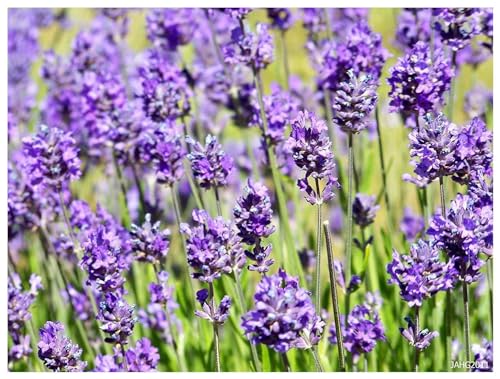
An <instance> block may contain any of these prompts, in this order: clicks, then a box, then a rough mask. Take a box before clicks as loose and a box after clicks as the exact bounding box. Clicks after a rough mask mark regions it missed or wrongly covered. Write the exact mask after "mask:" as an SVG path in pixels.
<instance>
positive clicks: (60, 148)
mask: <svg viewBox="0 0 500 379" xmlns="http://www.w3.org/2000/svg"><path fill="white" fill-rule="evenodd" d="M23 151H24V156H25V159H26V163H25V165H26V166H25V167H26V171H27V174H28V175H29V177H30V184H31V185H32V186H38V185H46V186H47V187H49V188H53V189H55V190H56V191H60V190H61V189H62V187H63V184H65V183H67V182H69V181H73V180H76V179H78V178H79V177H80V175H81V171H80V159H79V158H78V148H77V147H76V146H75V140H74V139H73V138H72V137H71V134H70V133H65V132H63V131H62V130H60V129H56V128H49V127H48V126H46V125H42V126H40V129H39V131H38V133H37V134H36V135H34V136H31V137H26V138H25V139H24V140H23Z"/></svg>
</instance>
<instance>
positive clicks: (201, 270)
mask: <svg viewBox="0 0 500 379" xmlns="http://www.w3.org/2000/svg"><path fill="white" fill-rule="evenodd" d="M192 215H193V221H194V222H195V226H192V227H189V226H188V225H187V224H181V233H183V234H185V235H186V244H187V260H188V263H189V265H190V266H191V267H192V268H193V270H195V272H193V273H192V274H191V275H192V277H193V278H195V279H198V280H200V281H202V282H208V283H211V282H213V281H214V280H215V279H218V278H220V277H221V276H222V274H229V273H231V272H232V271H233V270H239V269H241V267H243V265H244V264H245V257H244V255H243V249H242V247H241V240H240V238H239V237H238V235H237V234H236V231H235V230H234V229H233V225H232V224H231V223H230V222H228V221H225V220H224V219H223V218H222V217H217V218H215V219H213V218H211V217H210V216H209V215H208V213H207V212H206V211H204V210H198V209H195V210H193V214H192Z"/></svg>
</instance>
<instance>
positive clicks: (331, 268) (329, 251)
mask: <svg viewBox="0 0 500 379" xmlns="http://www.w3.org/2000/svg"><path fill="white" fill-rule="evenodd" d="M323 230H324V233H325V240H326V255H327V257H328V273H329V276H330V295H331V297H332V307H333V319H334V321H335V333H336V335H337V349H338V352H339V368H340V371H345V355H344V339H343V337H342V327H341V325H340V310H339V298H338V294H337V274H336V272H335V261H334V258H333V246H332V239H331V235H330V225H329V222H328V220H327V221H325V222H323Z"/></svg>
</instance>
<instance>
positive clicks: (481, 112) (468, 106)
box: [463, 84, 493, 119]
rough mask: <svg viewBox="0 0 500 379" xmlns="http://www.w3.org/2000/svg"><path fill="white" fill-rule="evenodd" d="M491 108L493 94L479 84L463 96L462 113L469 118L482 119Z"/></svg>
mask: <svg viewBox="0 0 500 379" xmlns="http://www.w3.org/2000/svg"><path fill="white" fill-rule="evenodd" d="M492 107H493V92H492V91H491V90H490V89H488V88H486V87H484V86H483V85H481V84H475V85H474V87H472V88H471V89H470V90H469V91H467V93H466V94H465V96H464V108H463V109H464V111H465V113H466V114H467V115H468V116H469V117H470V118H473V117H480V118H482V119H484V118H485V117H486V113H487V112H488V109H491V108H492Z"/></svg>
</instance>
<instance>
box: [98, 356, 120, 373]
mask: <svg viewBox="0 0 500 379" xmlns="http://www.w3.org/2000/svg"><path fill="white" fill-rule="evenodd" d="M93 371H94V372H121V371H123V369H122V367H121V364H120V363H118V354H116V355H101V354H99V355H98V356H97V357H95V362H94V370H93Z"/></svg>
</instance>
